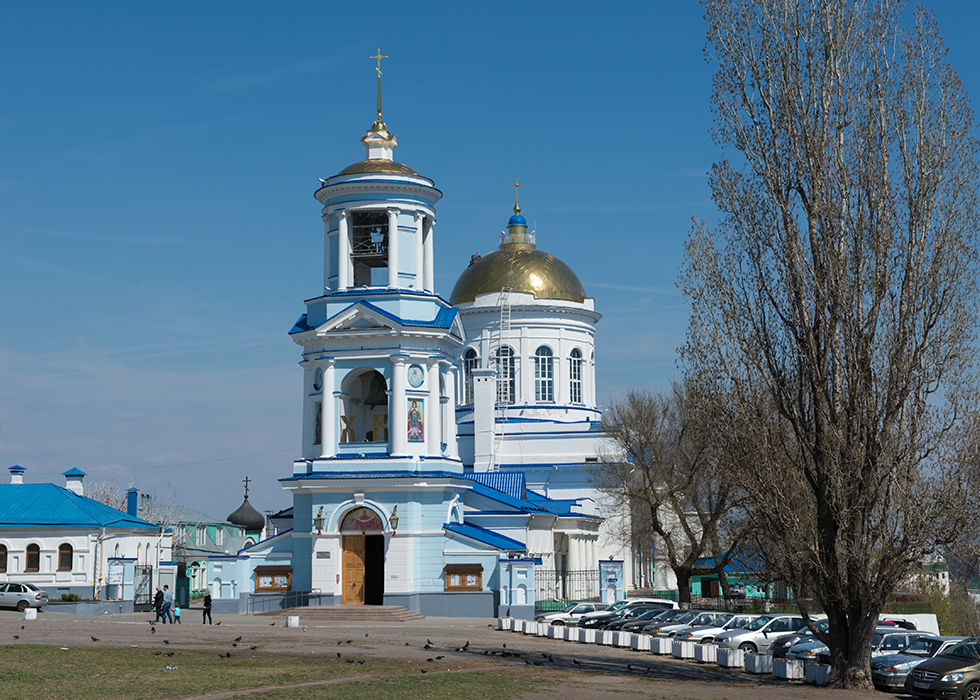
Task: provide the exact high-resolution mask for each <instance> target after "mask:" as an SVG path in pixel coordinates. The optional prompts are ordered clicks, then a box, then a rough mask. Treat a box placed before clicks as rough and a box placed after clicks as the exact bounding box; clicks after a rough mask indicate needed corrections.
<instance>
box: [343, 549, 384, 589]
mask: <svg viewBox="0 0 980 700" xmlns="http://www.w3.org/2000/svg"><path fill="white" fill-rule="evenodd" d="M384 548H385V538H384V535H344V573H343V580H342V582H341V583H342V585H343V592H344V594H343V597H342V600H341V602H342V603H343V604H344V605H384V593H385V590H384V574H385V551H384Z"/></svg>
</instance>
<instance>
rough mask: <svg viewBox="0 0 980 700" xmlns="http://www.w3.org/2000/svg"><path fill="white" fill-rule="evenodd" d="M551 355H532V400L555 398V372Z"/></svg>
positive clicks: (552, 399)
mask: <svg viewBox="0 0 980 700" xmlns="http://www.w3.org/2000/svg"><path fill="white" fill-rule="evenodd" d="M554 366H555V365H554V362H552V357H551V355H536V356H535V357H534V400H535V401H554V400H555V373H554Z"/></svg>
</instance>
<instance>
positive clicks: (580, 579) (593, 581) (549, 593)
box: [534, 569, 599, 611]
mask: <svg viewBox="0 0 980 700" xmlns="http://www.w3.org/2000/svg"><path fill="white" fill-rule="evenodd" d="M534 583H535V596H534V597H535V609H536V610H539V611H547V610H561V609H562V608H563V607H565V606H566V605H567V604H568V603H572V602H577V601H581V600H599V570H598V569H590V570H586V571H562V570H555V569H537V570H535V572H534Z"/></svg>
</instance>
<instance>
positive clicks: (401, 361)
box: [388, 355, 408, 457]
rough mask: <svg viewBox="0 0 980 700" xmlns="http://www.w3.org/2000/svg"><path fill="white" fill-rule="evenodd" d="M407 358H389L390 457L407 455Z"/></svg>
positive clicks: (399, 356)
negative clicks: (390, 367) (390, 370)
mask: <svg viewBox="0 0 980 700" xmlns="http://www.w3.org/2000/svg"><path fill="white" fill-rule="evenodd" d="M407 361H408V358H407V357H405V356H404V355H398V356H394V357H392V358H391V364H392V372H391V392H390V395H389V396H390V400H389V402H388V445H389V448H388V449H389V454H391V455H392V456H394V455H398V456H402V457H403V456H405V455H407V454H408V432H407V431H408V424H407V422H408V409H407V408H406V407H405V382H406V379H407V377H406V375H407V367H406V366H405V363H406V362H407Z"/></svg>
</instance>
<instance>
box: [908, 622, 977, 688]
mask: <svg viewBox="0 0 980 700" xmlns="http://www.w3.org/2000/svg"><path fill="white" fill-rule="evenodd" d="M905 691H906V692H908V693H911V694H912V695H914V696H916V697H917V698H950V699H951V700H980V640H978V639H976V638H975V637H973V638H970V639H966V640H964V641H962V642H960V643H959V644H957V645H956V646H954V647H952V648H951V649H947V650H946V651H944V652H943V653H942V654H940V655H939V656H935V657H933V658H931V659H926V660H925V661H923V662H922V663H921V664H919V665H918V666H916V667H915V668H913V669H912V671H911V672H910V673H909V675H908V676H907V677H906V679H905Z"/></svg>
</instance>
